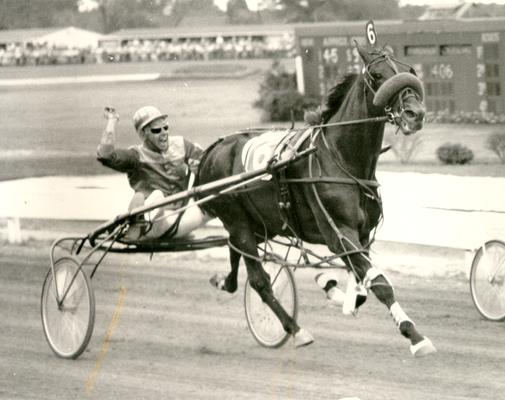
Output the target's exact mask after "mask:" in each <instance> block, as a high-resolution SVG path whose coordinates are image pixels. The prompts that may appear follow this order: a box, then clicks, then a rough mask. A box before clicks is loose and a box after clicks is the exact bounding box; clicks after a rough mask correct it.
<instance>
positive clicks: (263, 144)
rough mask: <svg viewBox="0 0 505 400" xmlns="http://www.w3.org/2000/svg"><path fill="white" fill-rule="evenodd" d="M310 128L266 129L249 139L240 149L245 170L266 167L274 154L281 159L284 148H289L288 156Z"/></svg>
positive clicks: (298, 145)
mask: <svg viewBox="0 0 505 400" xmlns="http://www.w3.org/2000/svg"><path fill="white" fill-rule="evenodd" d="M311 132H312V129H307V130H306V131H304V132H303V133H301V132H300V131H298V130H276V131H267V132H265V133H263V134H261V135H259V136H256V137H254V138H252V139H249V140H248V141H247V142H246V144H245V145H244V148H243V149H242V165H243V166H244V170H245V171H246V172H250V171H255V170H258V169H261V168H266V166H267V164H268V161H270V160H271V159H272V157H274V156H276V155H277V156H278V158H279V159H282V155H283V154H282V153H283V151H284V150H285V149H290V150H291V152H289V156H292V155H293V151H294V152H296V150H298V148H299V147H300V145H301V144H302V143H303V142H304V141H305V139H306V138H307V137H308V136H309V135H310V133H311Z"/></svg>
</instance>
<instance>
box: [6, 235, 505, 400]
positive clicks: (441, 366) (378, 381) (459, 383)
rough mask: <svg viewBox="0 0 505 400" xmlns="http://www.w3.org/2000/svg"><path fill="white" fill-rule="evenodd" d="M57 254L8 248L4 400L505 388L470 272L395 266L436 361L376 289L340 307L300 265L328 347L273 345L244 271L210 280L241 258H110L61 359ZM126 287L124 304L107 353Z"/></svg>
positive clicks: (503, 327) (428, 395)
mask: <svg viewBox="0 0 505 400" xmlns="http://www.w3.org/2000/svg"><path fill="white" fill-rule="evenodd" d="M47 249H48V248H47V246H42V245H41V244H40V243H33V244H30V245H29V246H23V247H16V246H3V248H2V251H1V253H0V305H1V306H0V309H1V316H2V324H1V325H0V333H1V341H0V371H1V372H2V373H1V374H0V398H2V399H3V398H19V399H31V398H37V399H42V398H47V399H69V398H100V399H116V398H122V399H140V398H145V399H159V398H164V399H234V400H236V399H303V400H309V399H332V400H337V399H340V398H342V397H354V396H355V397H358V398H360V399H362V400H365V399H370V400H377V399H388V400H389V399H419V400H426V399H476V398H477V399H503V393H505V378H504V375H503V371H504V368H505V334H504V333H505V323H491V322H487V321H484V320H483V319H481V318H480V316H479V315H478V314H477V311H476V310H475V308H474V306H473V304H472V301H471V298H470V295H469V291H468V285H467V282H466V281H465V280H464V279H462V278H459V279H458V278H445V279H442V278H436V279H426V278H417V277H406V276H401V275H398V274H391V278H392V280H393V282H394V283H395V284H396V293H397V297H398V299H399V300H400V302H401V304H402V305H403V307H404V309H405V310H406V311H407V312H408V313H409V314H410V315H411V317H412V318H414V320H415V321H416V322H417V324H418V327H419V328H420V330H421V331H422V332H423V333H424V334H426V335H428V336H429V337H430V338H431V339H432V340H433V342H434V344H435V345H436V346H437V347H438V350H439V352H438V353H437V354H436V355H435V356H433V357H429V358H425V359H414V358H413V357H412V356H410V353H409V351H408V346H407V342H406V341H405V340H404V339H403V338H402V337H401V336H400V335H399V333H398V332H397V331H396V328H395V327H394V324H393V322H392V320H391V319H390V317H389V315H388V314H387V313H386V311H385V309H384V307H383V306H382V305H381V304H379V303H378V302H377V301H376V300H375V299H373V298H369V300H368V302H367V303H366V304H365V306H364V307H363V308H362V310H361V311H360V316H359V318H357V319H352V318H347V317H344V316H343V315H342V314H341V313H340V310H337V309H335V308H331V307H329V306H328V305H327V303H326V301H325V300H324V297H323V296H322V293H320V291H319V289H318V288H317V287H316V285H315V284H314V282H313V280H312V275H313V273H312V272H311V271H298V272H297V284H298V290H299V296H300V302H301V308H300V316H299V322H300V324H301V325H302V326H303V327H305V328H306V329H308V330H310V331H311V333H312V334H313V335H314V336H315V339H316V341H315V343H314V344H313V345H311V346H309V347H307V348H303V349H298V350H295V349H294V348H293V347H292V343H291V342H288V343H287V345H285V346H284V347H283V348H281V349H278V350H269V349H264V348H261V347H260V346H258V345H257V344H256V342H255V341H254V340H253V338H252V336H251V335H250V333H249V332H248V330H247V326H246V321H245V318H244V311H243V303H242V295H243V290H242V287H243V282H244V276H243V275H242V276H241V280H240V281H241V283H242V286H241V288H240V290H239V293H238V294H237V295H236V296H235V297H231V298H230V297H229V296H226V295H225V294H224V293H217V292H216V291H215V290H214V289H212V288H211V287H210V285H209V284H208V277H210V276H211V275H212V274H213V273H214V272H219V271H223V272H224V271H226V270H227V268H228V267H227V262H226V261H224V260H220V259H216V258H213V257H211V256H210V255H209V254H208V253H204V252H201V253H198V254H197V253H185V254H180V255H178V256H176V255H155V256H154V259H153V260H152V261H149V258H148V256H147V255H139V256H109V257H108V258H107V259H106V263H105V264H104V265H103V268H102V269H101V270H99V272H98V274H97V276H96V277H95V279H94V280H93V284H94V288H95V296H96V304H97V315H96V325H95V331H94V333H93V337H92V339H91V342H90V344H89V346H88V350H87V351H85V352H84V353H83V355H82V356H81V357H80V358H79V359H78V360H77V361H67V360H62V359H58V358H57V357H55V356H54V355H53V353H52V352H51V350H50V349H49V347H48V345H47V344H46V341H45V338H44V335H43V332H42V327H41V323H40V316H39V307H40V301H39V296H40V290H41V286H42V281H43V278H44V275H45V273H46V269H47V266H48V251H47ZM121 287H124V288H126V290H127V292H126V297H125V303H124V307H123V308H122V311H121V314H120V320H119V324H118V325H117V328H116V330H115V331H114V333H113V335H112V340H111V342H110V347H109V349H108V353H106V354H105V357H104V358H103V359H100V357H101V354H102V346H103V343H104V339H105V337H106V332H107V328H108V326H109V324H110V322H111V318H112V315H113V313H114V309H115V306H116V304H117V302H118V298H119V291H120V288H121ZM97 361H98V362H97ZM98 367H99V368H98ZM94 372H95V373H96V380H95V381H94V382H93V381H91V379H92V376H93V373H94ZM87 384H88V391H86V385H87Z"/></svg>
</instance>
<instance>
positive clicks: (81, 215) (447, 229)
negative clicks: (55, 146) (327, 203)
mask: <svg viewBox="0 0 505 400" xmlns="http://www.w3.org/2000/svg"><path fill="white" fill-rule="evenodd" d="M378 179H379V182H380V183H381V193H382V197H383V203H384V216H385V219H384V222H383V224H382V225H381V227H380V228H379V230H378V234H377V239H378V240H382V241H390V242H400V243H413V244H422V245H430V246H440V247H449V248H456V249H468V250H473V249H475V248H477V247H478V246H479V245H480V244H481V243H482V242H483V241H485V240H489V239H490V238H502V239H503V238H505V179H504V178H486V177H456V176H448V175H437V174H418V173H391V172H381V173H379V174H378ZM131 195H132V191H131V189H130V188H129V187H128V183H127V180H126V177H125V176H123V175H107V176H92V177H48V178H29V179H23V180H15V181H5V182H0V218H4V219H6V220H7V225H8V229H7V232H8V237H9V239H10V240H12V241H18V240H21V238H22V235H21V232H22V229H23V227H22V226H21V225H20V222H19V221H20V219H23V218H27V219H33V218H44V219H60V220H89V221H103V220H109V219H112V218H114V217H115V216H116V215H118V214H120V213H123V212H125V211H126V209H127V206H128V203H129V200H130V197H131Z"/></svg>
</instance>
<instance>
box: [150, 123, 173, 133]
mask: <svg viewBox="0 0 505 400" xmlns="http://www.w3.org/2000/svg"><path fill="white" fill-rule="evenodd" d="M169 129H170V127H169V126H168V125H165V126H160V127H159V128H149V132H151V133H152V134H153V135H157V134H158V133H161V131H162V130H163V131H165V132H168V130H169Z"/></svg>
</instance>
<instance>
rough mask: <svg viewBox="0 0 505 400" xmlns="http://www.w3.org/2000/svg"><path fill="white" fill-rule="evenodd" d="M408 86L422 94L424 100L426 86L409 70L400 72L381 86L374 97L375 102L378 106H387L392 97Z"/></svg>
mask: <svg viewBox="0 0 505 400" xmlns="http://www.w3.org/2000/svg"><path fill="white" fill-rule="evenodd" d="M406 87H410V88H412V89H413V90H415V91H416V92H417V93H418V94H419V96H421V101H424V87H423V83H422V82H421V81H420V79H419V78H418V77H417V76H415V75H414V74H411V73H409V72H400V73H399V74H396V75H394V76H392V77H391V78H389V79H388V80H387V81H386V82H384V83H383V84H382V85H381V86H380V87H379V90H377V93H375V96H374V98H373V104H374V105H375V106H377V107H385V106H387V105H388V103H389V101H390V100H391V98H392V97H393V96H394V95H395V94H396V93H398V92H399V91H400V90H402V89H404V88H406Z"/></svg>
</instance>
